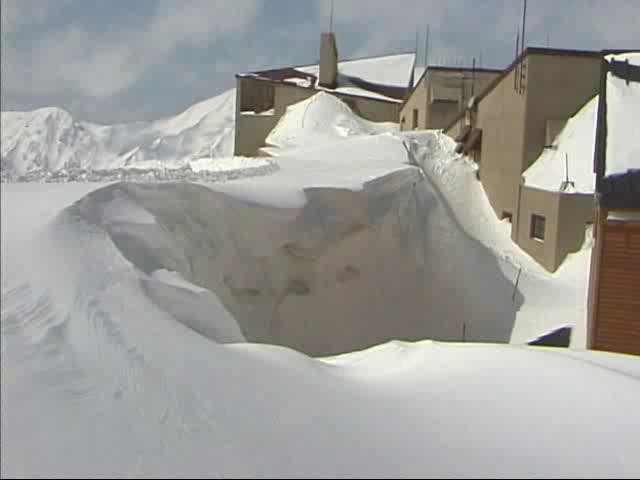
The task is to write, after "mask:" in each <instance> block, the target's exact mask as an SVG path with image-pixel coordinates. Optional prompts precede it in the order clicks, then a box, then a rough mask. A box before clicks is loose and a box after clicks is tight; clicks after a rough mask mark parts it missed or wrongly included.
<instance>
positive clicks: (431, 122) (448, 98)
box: [400, 69, 499, 130]
mask: <svg viewBox="0 0 640 480" xmlns="http://www.w3.org/2000/svg"><path fill="white" fill-rule="evenodd" d="M498 75H499V72H494V71H481V70H479V71H478V70H477V71H476V72H475V74H472V72H471V70H456V69H451V70H440V69H433V70H429V71H427V74H426V75H424V76H423V77H422V79H421V80H420V82H419V83H418V85H416V87H415V89H414V90H413V92H411V94H410V96H409V98H408V99H407V101H406V102H405V103H404V105H403V107H402V109H401V111H400V118H401V119H402V117H404V118H405V126H404V130H412V127H413V124H412V119H413V113H412V112H413V110H414V109H417V110H418V127H417V128H418V129H419V130H425V129H440V128H444V127H445V126H447V125H448V124H449V123H450V122H451V121H452V120H453V119H454V118H455V117H456V115H458V113H459V112H460V111H461V110H462V109H464V107H465V106H466V103H467V102H468V100H469V98H471V96H472V93H473V95H477V94H478V93H479V92H481V91H482V90H484V89H485V88H486V87H487V86H488V85H489V83H490V82H491V81H492V80H493V79H495V78H496V77H497V76H498ZM472 84H473V87H472ZM400 124H401V128H402V121H401V122H400Z"/></svg>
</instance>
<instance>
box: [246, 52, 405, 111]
mask: <svg viewBox="0 0 640 480" xmlns="http://www.w3.org/2000/svg"><path fill="white" fill-rule="evenodd" d="M415 57H416V56H415V54H414V53H401V54H395V55H385V56H380V57H367V58H360V59H354V60H343V61H341V62H338V78H337V83H338V85H337V88H335V89H331V88H326V87H320V86H319V85H318V77H319V75H320V66H319V65H301V66H297V67H290V68H283V69H279V70H269V71H264V72H253V73H242V74H239V75H238V76H239V77H256V78H260V77H265V78H270V79H272V80H275V81H281V82H284V83H291V84H296V85H298V86H301V87H307V88H312V87H315V88H316V89H318V90H324V91H328V92H332V91H333V92H337V93H343V94H346V95H352V96H357V97H366V98H373V99H377V100H384V101H388V102H397V103H401V102H402V100H401V99H400V98H399V97H398V95H395V97H393V96H389V95H385V94H384V93H381V92H380V91H374V90H379V89H374V88H373V87H374V86H377V87H382V88H383V89H385V88H386V89H403V88H404V89H409V88H411V87H412V86H413V85H411V75H412V73H413V70H414V64H415ZM285 71H286V72H290V73H291V75H289V76H288V77H286V78H280V77H281V74H282V72H285ZM295 75H301V77H305V75H306V76H307V77H305V78H297V77H295ZM367 84H368V85H371V86H372V87H371V89H369V88H367Z"/></svg>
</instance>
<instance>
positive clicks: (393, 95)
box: [234, 33, 415, 156]
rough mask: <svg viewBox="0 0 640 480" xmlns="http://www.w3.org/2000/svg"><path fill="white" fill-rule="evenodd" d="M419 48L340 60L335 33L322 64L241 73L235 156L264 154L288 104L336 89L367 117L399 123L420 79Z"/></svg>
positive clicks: (325, 40)
mask: <svg viewBox="0 0 640 480" xmlns="http://www.w3.org/2000/svg"><path fill="white" fill-rule="evenodd" d="M414 68H415V53H403V54H397V55H387V56H380V57H368V58H361V59H355V60H347V61H340V62H339V61H338V48H337V45H336V38H335V35H334V34H333V33H323V34H322V35H321V40H320V64H319V65H307V66H299V67H289V68H281V69H275V70H265V71H260V72H253V73H244V74H237V75H236V125H235V127H236V128H235V147H234V153H235V155H241V156H256V155H259V154H261V153H262V152H261V148H262V147H264V146H265V140H266V138H267V136H268V135H269V132H271V130H273V128H274V127H275V126H276V124H277V123H278V121H279V120H280V118H282V116H283V115H284V113H285V111H286V108H287V107H288V106H290V105H293V104H295V103H298V102H300V101H303V100H306V99H307V98H309V97H311V96H313V95H315V94H316V93H318V92H320V91H326V92H330V93H331V94H333V95H335V96H336V97H338V98H340V99H341V100H343V101H344V102H345V103H346V104H347V105H349V106H350V107H351V108H352V110H354V112H355V113H357V114H358V115H360V116H361V117H363V118H365V119H367V120H371V121H375V122H394V123H397V122H398V117H399V113H400V108H401V107H402V102H403V100H404V99H405V98H406V96H407V95H408V93H409V91H410V89H411V87H412V86H413V80H414V73H413V72H414Z"/></svg>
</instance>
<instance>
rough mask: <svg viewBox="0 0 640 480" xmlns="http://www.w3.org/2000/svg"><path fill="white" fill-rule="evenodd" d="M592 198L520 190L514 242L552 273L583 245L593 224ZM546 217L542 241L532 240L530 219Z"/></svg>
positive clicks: (525, 188) (531, 189) (529, 189)
mask: <svg viewBox="0 0 640 480" xmlns="http://www.w3.org/2000/svg"><path fill="white" fill-rule="evenodd" d="M593 208H594V205H593V195H589V194H568V193H561V192H550V191H546V190H538V189H536V188H532V187H528V186H522V189H521V193H520V211H519V220H520V221H519V222H517V224H515V225H514V234H513V237H514V240H515V241H516V243H517V244H518V245H520V247H521V248H522V249H523V250H524V251H525V252H527V253H528V254H529V255H531V256H532V257H533V258H535V259H536V261H538V262H539V263H540V264H541V265H542V266H543V267H544V268H546V269H547V270H549V271H550V272H554V271H555V270H556V269H557V268H558V266H560V264H562V262H563V261H564V259H565V258H566V256H567V255H568V254H569V253H572V252H576V251H578V250H579V249H580V247H581V246H582V244H583V242H584V234H585V228H586V226H587V223H589V222H592V221H593V211H594V210H593ZM534 214H535V215H541V216H543V217H545V238H544V241H540V240H537V239H535V238H531V216H532V215H534Z"/></svg>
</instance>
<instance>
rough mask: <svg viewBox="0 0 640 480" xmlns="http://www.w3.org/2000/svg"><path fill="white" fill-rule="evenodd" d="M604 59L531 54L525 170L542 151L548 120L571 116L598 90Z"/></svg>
mask: <svg viewBox="0 0 640 480" xmlns="http://www.w3.org/2000/svg"><path fill="white" fill-rule="evenodd" d="M600 62H601V60H600V58H599V57H584V56H582V57H578V56H576V57H571V56H564V55H563V56H558V55H539V54H538V55H536V54H534V55H529V56H528V57H527V63H528V66H527V71H526V72H527V74H526V78H525V94H526V96H527V116H526V125H525V127H526V128H525V149H524V158H523V164H522V171H524V170H526V169H527V168H529V166H530V165H531V164H532V163H533V162H534V161H535V160H536V159H537V158H538V157H539V156H540V154H541V153H542V150H543V148H544V145H545V143H546V133H547V121H548V120H566V119H568V118H570V117H571V116H573V115H574V114H576V113H577V112H578V111H579V110H580V109H581V108H582V107H583V106H584V105H585V104H586V103H587V102H588V101H589V100H590V99H592V98H593V97H594V96H595V95H597V94H598V91H599V86H600ZM569 160H571V159H569ZM588 161H591V160H588Z"/></svg>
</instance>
